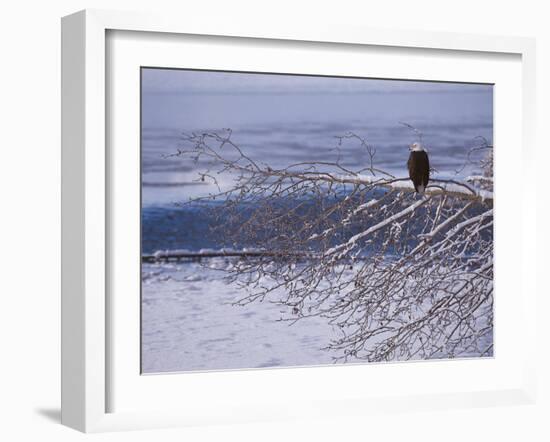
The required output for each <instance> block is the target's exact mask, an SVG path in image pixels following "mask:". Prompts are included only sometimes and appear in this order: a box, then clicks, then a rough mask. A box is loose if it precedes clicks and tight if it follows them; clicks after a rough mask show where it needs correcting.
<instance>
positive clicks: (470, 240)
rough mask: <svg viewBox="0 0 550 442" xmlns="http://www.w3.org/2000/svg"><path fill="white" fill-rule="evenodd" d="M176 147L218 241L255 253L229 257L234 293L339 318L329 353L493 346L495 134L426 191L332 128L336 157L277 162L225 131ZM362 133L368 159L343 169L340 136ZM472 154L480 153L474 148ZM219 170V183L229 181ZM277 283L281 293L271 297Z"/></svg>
mask: <svg viewBox="0 0 550 442" xmlns="http://www.w3.org/2000/svg"><path fill="white" fill-rule="evenodd" d="M183 142H184V144H183V146H182V148H181V149H180V150H179V151H178V152H177V153H176V155H180V156H187V157H190V158H192V159H193V160H194V161H196V162H197V163H198V164H199V166H201V167H200V168H201V170H203V171H202V172H201V173H200V175H199V178H198V179H199V180H201V181H210V182H214V183H215V184H216V185H217V186H218V190H219V191H218V192H217V193H216V194H212V195H210V196H208V197H205V198H198V199H194V200H192V201H191V202H190V204H200V203H207V201H208V200H215V201H218V203H216V204H210V206H211V207H212V209H211V210H212V211H213V213H214V215H215V216H216V217H217V219H218V220H219V223H218V226H219V227H217V228H218V229H220V231H222V232H223V235H224V238H225V241H226V246H227V247H235V246H236V245H237V244H246V245H247V247H250V248H251V249H254V250H256V251H264V252H265V255H263V254H261V253H260V254H257V255H255V256H254V257H245V258H243V259H238V260H235V262H234V265H232V266H230V267H229V269H227V270H226V271H227V273H228V277H229V278H230V279H231V280H232V281H235V282H237V283H238V284H240V285H241V286H242V287H243V297H242V299H240V300H239V301H238V302H237V304H241V305H242V304H247V303H253V302H261V301H269V302H274V303H278V304H280V305H281V311H283V312H284V317H283V319H282V320H284V321H289V322H290V323H293V322H295V321H301V320H307V318H308V317H312V316H321V317H323V318H325V319H326V320H327V321H329V322H330V324H332V326H333V327H334V328H336V329H337V330H338V338H336V339H334V340H333V341H332V342H327V346H326V349H327V350H330V351H331V352H332V354H334V358H335V360H336V361H350V362H353V361H360V360H365V361H390V360H408V359H430V358H453V357H468V356H491V355H492V354H493V338H492V336H493V192H492V182H493V181H492V146H490V145H489V144H488V143H487V142H486V141H485V140H483V139H480V140H477V141H476V145H475V146H474V147H473V148H472V150H471V155H468V158H465V162H469V163H470V165H471V163H473V162H475V163H476V164H477V166H478V167H477V169H478V171H479V174H477V175H472V176H469V177H468V178H467V179H465V180H463V181H460V180H454V179H452V180H451V179H437V175H436V173H435V172H432V176H431V180H430V185H429V187H428V189H427V191H426V193H425V195H423V196H420V195H418V194H416V193H415V192H414V188H413V186H412V183H411V182H410V180H409V179H408V177H406V175H405V174H406V168H405V162H406V156H407V152H406V149H404V160H403V163H404V166H403V176H400V177H397V176H394V175H392V174H390V173H388V172H385V171H383V170H380V169H378V168H377V167H376V164H375V150H374V149H373V148H372V146H370V145H369V144H368V143H367V142H366V141H365V140H364V139H363V138H361V137H359V136H358V135H355V134H347V135H345V136H343V137H340V138H339V145H340V147H341V150H340V151H339V152H338V158H337V159H336V160H335V161H333V162H329V161H327V162H300V163H296V164H289V165H287V166H286V167H282V168H281V167H275V166H274V165H272V164H271V165H270V164H264V163H263V162H261V161H259V160H256V159H252V157H250V156H248V155H247V153H245V152H244V151H243V150H242V149H241V148H239V146H238V145H237V144H236V143H235V142H233V140H232V138H231V131H230V130H224V131H220V132H212V133H202V134H189V135H185V136H184V140H183ZM351 142H354V143H355V142H356V143H361V145H362V146H363V147H364V149H365V152H366V157H367V158H368V161H367V164H366V165H364V167H358V168H356V169H351V168H349V167H344V166H343V165H342V162H341V158H342V157H343V156H344V155H345V153H344V147H345V144H346V143H351ZM476 158H477V160H476ZM227 177H229V183H230V184H229V185H227ZM281 293H284V296H282V297H281Z"/></svg>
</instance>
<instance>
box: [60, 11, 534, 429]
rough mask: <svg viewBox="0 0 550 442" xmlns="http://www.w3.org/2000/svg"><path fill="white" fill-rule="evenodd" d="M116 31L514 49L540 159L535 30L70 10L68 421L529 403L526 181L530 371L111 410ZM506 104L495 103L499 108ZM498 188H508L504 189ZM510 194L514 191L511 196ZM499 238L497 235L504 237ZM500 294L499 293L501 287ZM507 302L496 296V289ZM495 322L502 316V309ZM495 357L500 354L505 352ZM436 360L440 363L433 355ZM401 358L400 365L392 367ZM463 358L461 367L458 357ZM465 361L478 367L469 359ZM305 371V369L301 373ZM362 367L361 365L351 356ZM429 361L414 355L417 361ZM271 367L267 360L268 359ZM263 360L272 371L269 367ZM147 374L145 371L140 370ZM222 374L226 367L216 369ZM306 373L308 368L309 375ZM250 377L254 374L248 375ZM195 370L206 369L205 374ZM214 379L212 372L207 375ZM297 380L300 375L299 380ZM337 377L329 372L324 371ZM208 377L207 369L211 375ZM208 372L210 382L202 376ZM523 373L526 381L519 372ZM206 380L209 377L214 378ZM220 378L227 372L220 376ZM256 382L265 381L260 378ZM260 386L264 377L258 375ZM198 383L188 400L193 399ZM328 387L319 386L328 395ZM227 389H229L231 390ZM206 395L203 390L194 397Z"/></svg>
mask: <svg viewBox="0 0 550 442" xmlns="http://www.w3.org/2000/svg"><path fill="white" fill-rule="evenodd" d="M110 31H124V32H128V31H137V32H155V33H162V34H163V35H168V34H172V35H177V34H179V35H200V36H218V37H222V38H230V37H238V38H247V39H269V40H273V41H285V42H286V43H287V44H292V42H296V43H298V42H309V43H312V44H315V43H319V44H326V43H338V44H340V45H344V46H345V45H369V46H376V47H378V48H380V50H384V48H395V47H397V48H402V49H403V50H407V49H411V50H412V49H414V48H417V49H418V48H423V49H427V50H432V51H433V50H437V51H442V52H441V53H443V52H449V51H451V52H453V51H457V52H464V51H466V52H468V53H473V54H476V56H477V57H481V58H482V57H483V55H484V54H490V53H492V54H510V55H515V56H517V57H521V60H520V63H521V111H520V112H521V122H518V124H519V125H520V126H521V157H522V161H523V169H522V171H521V174H523V175H524V176H526V175H528V174H529V173H530V171H531V170H533V168H534V149H535V139H534V120H535V119H534V109H535V78H534V77H535V67H534V64H535V44H534V41H533V40H532V39H526V38H517V37H498V38H497V37H489V36H478V35H463V34H450V33H427V32H416V31H401V32H398V33H397V32H393V31H388V30H376V29H366V28H365V29H363V28H360V29H358V28H348V27H343V26H330V27H327V26H317V25H312V24H310V25H308V26H307V27H300V28H296V27H292V26H290V25H285V24H280V23H279V24H276V25H267V24H266V23H244V22H241V23H229V22H223V23H217V22H212V21H209V20H200V19H198V18H195V19H194V20H193V21H189V22H186V23H185V24H182V23H181V22H180V20H179V19H178V18H176V17H159V16H152V15H151V14H137V13H126V12H111V11H99V10H86V11H81V12H78V13H76V14H73V15H70V16H67V17H64V18H63V21H62V56H63V58H62V124H63V127H62V423H63V424H65V425H67V426H70V427H72V428H75V429H78V430H80V431H85V432H96V431H111V430H123V429H138V428H155V427H167V426H185V425H197V424H207V423H217V422H243V421H255V420H273V419H284V418H286V417H289V416H293V417H309V416H329V415H335V414H336V415H342V414H358V413H359V414H363V413H369V411H371V410H380V409H384V410H387V411H388V412H394V411H400V410H401V411H402V410H413V409H418V408H434V409H435V408H451V407H468V406H487V405H499V404H521V403H532V402H533V401H534V397H535V367H534V366H533V364H532V362H531V361H532V360H533V358H532V357H531V356H530V355H532V354H534V351H535V343H534V342H535V339H534V336H535V324H534V322H532V321H528V319H527V318H534V317H535V316H536V315H535V311H536V310H535V308H536V295H537V292H536V285H535V276H534V269H530V268H529V266H527V265H526V264H525V263H526V260H525V257H526V256H529V255H534V254H535V246H536V241H535V236H534V235H535V229H533V228H532V223H533V222H534V220H535V214H534V207H535V206H536V204H535V203H536V200H535V198H536V195H535V193H534V192H526V191H525V190H524V189H523V190H521V191H520V195H521V199H522V201H521V203H522V212H521V215H520V217H521V222H522V225H521V228H520V232H521V236H520V238H521V246H518V247H520V248H521V259H522V261H521V262H522V266H521V273H522V283H521V302H520V304H519V305H520V307H521V309H522V312H523V315H522V316H521V317H520V318H519V319H518V321H522V322H521V326H522V329H523V330H524V337H526V339H524V341H523V342H524V343H525V348H522V352H521V353H518V356H517V358H518V363H519V364H520V365H521V376H518V379H520V378H521V379H520V380H518V379H513V380H512V379H511V380H510V382H509V383H508V384H506V385H504V384H503V385H502V386H501V387H500V388H493V387H491V388H490V389H488V390H484V389H483V388H477V389H475V390H472V391H462V392H454V393H449V392H445V391H441V392H437V391H436V392H434V391H431V392H428V393H426V394H409V395H395V394H388V395H386V396H384V395H382V396H378V397H376V398H373V397H369V396H368V395H364V396H361V395H359V396H354V397H349V396H346V395H345V394H343V393H342V394H340V396H339V393H338V392H337V391H336V392H335V393H333V394H332V395H327V397H325V398H323V397H316V398H314V399H312V400H311V401H310V402H308V404H307V406H305V407H304V406H302V405H301V404H299V403H296V404H294V405H292V404H288V407H284V406H279V405H277V404H273V406H271V407H268V406H266V405H265V404H260V403H256V404H255V403H254V399H253V396H251V398H252V399H251V398H248V402H238V400H237V399H236V398H235V401H237V402H236V405H237V406H236V410H237V413H239V415H238V416H236V415H235V413H233V414H231V413H226V414H223V413H221V412H220V413H217V412H216V411H215V410H214V408H215V407H212V409H211V410H209V409H208V407H205V408H200V407H197V409H196V410H195V412H193V413H191V412H190V411H189V409H187V410H186V409H185V407H182V409H181V410H180V411H178V410H172V411H167V410H163V407H162V406H160V405H159V406H156V407H155V406H153V407H151V408H152V409H156V410H157V411H146V410H139V411H113V410H110V408H111V407H110V406H109V392H110V391H111V390H112V389H113V388H114V385H112V378H111V377H110V376H109V373H110V370H111V365H112V363H113V355H112V353H111V346H110V344H109V339H108V337H109V330H108V328H109V327H110V324H112V321H113V320H116V318H115V317H113V316H112V312H111V311H110V303H109V296H108V295H109V293H108V292H109V289H110V285H109V270H108V251H109V247H108V244H109V242H110V241H112V238H111V237H110V236H109V235H110V234H111V233H112V231H111V230H109V229H108V227H107V226H108V224H109V222H108V220H109V217H110V212H111V210H112V205H111V204H112V202H113V199H112V198H111V197H110V195H109V185H108V180H109V174H108V173H107V171H108V170H109V164H108V162H109V155H108V151H107V149H108V133H107V132H106V121H107V118H108V116H109V109H108V106H107V103H108V99H107V94H108V93H109V88H108V86H109V85H108V81H107V78H106V67H107V63H109V60H108V59H107V57H108V56H109V52H108V51H107V44H106V38H107V37H106V36H107V33H108V32H110ZM496 112H498V107H497V109H496ZM499 198H500V195H499ZM502 198H505V196H502ZM497 249H498V246H497ZM497 296H498V295H497ZM497 302H498V299H497ZM497 321H498V318H497ZM497 357H498V356H497ZM427 364H433V363H427ZM392 367H393V368H392ZM461 369H462V368H461ZM463 369H464V370H472V369H473V370H475V369H476V368H475V367H473V368H472V367H469V368H468V367H465V366H464V368H463ZM300 370H302V371H301V372H300ZM303 370H304V369H289V370H283V371H281V370H278V373H282V372H284V375H282V376H284V377H285V379H287V380H288V379H292V378H296V379H302V378H303V376H304V373H303ZM353 370H355V371H356V372H357V371H359V370H361V368H360V367H359V368H357V367H353ZM376 370H378V372H380V371H391V370H395V366H378V367H377V368H376ZM419 370H420V371H421V370H422V366H417V368H416V371H419ZM268 371H269V370H268ZM265 372H266V371H264V373H265ZM254 373H255V374H252V373H251V372H242V373H240V374H236V375H233V376H239V377H240V378H241V380H242V379H244V380H243V382H244V384H243V385H246V383H247V382H251V384H250V386H249V388H257V387H258V386H261V385H262V384H261V383H262V382H263V381H265V378H262V376H263V375H262V374H260V375H258V374H257V373H258V372H254ZM137 375H139V373H137ZM210 376H218V377H219V378H220V379H221V377H222V374H210ZM306 376H307V375H306ZM247 377H248V378H250V379H252V378H253V377H254V380H251V381H247ZM164 378H165V380H164V381H163V383H164V384H166V385H168V386H170V383H175V382H176V377H175V376H174V377H172V376H164ZM197 379H198V378H197ZM211 379H213V378H212V377H211V378H210V380H211ZM296 379H294V381H293V382H295V381H296ZM327 379H329V382H332V381H330V379H331V378H330V377H329V378H327ZM203 381H204V380H203ZM203 381H201V382H203ZM516 381H517V382H516ZM206 382H208V380H206ZM220 382H221V380H220ZM254 383H256V384H254ZM254 385H255V386H254ZM193 394H195V395H196V394H198V393H191V394H190V395H189V396H188V397H186V399H185V400H186V401H188V403H193V402H194V401H195V400H196V399H198V398H194V397H193ZM321 396H322V395H321ZM226 399H227V398H226ZM197 402H198V401H197Z"/></svg>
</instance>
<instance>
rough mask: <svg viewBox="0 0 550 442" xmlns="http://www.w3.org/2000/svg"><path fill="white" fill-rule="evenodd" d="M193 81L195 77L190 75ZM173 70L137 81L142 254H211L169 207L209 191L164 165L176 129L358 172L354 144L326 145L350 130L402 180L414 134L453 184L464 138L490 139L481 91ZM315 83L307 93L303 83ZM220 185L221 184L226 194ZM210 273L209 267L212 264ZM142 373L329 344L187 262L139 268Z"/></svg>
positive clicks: (254, 151) (185, 216) (199, 215)
mask: <svg viewBox="0 0 550 442" xmlns="http://www.w3.org/2000/svg"><path fill="white" fill-rule="evenodd" d="M201 74H204V75H201ZM228 75H229V74H205V73H193V72H190V73H189V72H181V73H180V74H179V75H178V74H177V71H172V73H169V72H168V71H162V72H153V71H152V70H150V71H148V72H147V71H146V72H144V74H143V77H142V79H143V83H142V84H143V93H142V137H141V140H142V146H141V147H142V251H143V253H153V252H155V251H156V250H161V249H162V250H166V249H168V250H170V249H172V250H173V249H189V250H195V251H196V250H200V249H202V248H209V249H217V248H220V246H221V245H220V243H219V241H218V239H217V238H215V237H213V236H212V235H210V233H209V232H210V230H209V226H210V223H211V222H212V220H211V219H209V218H208V216H207V214H206V212H202V211H200V210H197V209H196V208H195V209H193V208H189V207H185V206H184V207H177V206H176V205H175V203H178V202H182V201H187V200H188V199H189V198H191V197H196V196H201V195H206V194H208V193H209V192H213V191H215V190H216V189H215V188H214V187H213V186H211V185H208V184H204V183H199V182H197V181H195V180H196V178H197V166H196V165H195V164H193V162H191V161H190V160H188V159H183V158H179V157H167V155H170V154H173V153H174V152H175V151H176V150H177V149H178V148H179V147H181V133H182V132H188V133H189V132H204V131H215V130H221V129H223V128H231V129H232V130H233V137H232V139H233V141H234V142H235V143H236V144H238V145H239V146H240V147H241V149H243V151H245V152H246V153H247V155H249V156H250V157H251V158H253V159H254V160H258V161H262V162H264V163H269V164H272V165H274V166H275V167H279V166H284V165H287V164H289V163H295V162H299V161H314V160H319V161H334V160H335V159H336V158H337V157H338V155H340V156H341V157H340V158H341V163H342V165H344V166H347V167H350V168H354V169H357V168H361V167H364V166H365V165H367V164H368V163H367V162H368V156H367V154H366V152H365V151H364V149H363V148H362V147H361V146H360V145H359V144H357V143H352V142H348V143H346V144H344V145H343V146H342V147H341V150H340V152H338V151H337V150H336V149H335V147H336V146H337V138H335V137H337V136H342V135H344V134H346V133H348V132H354V133H356V134H358V135H360V136H362V137H364V138H365V139H366V140H367V141H368V142H369V143H370V144H371V145H372V146H373V147H374V148H375V149H376V155H375V165H376V167H378V168H381V169H384V170H387V171H388V172H391V173H393V174H395V175H397V176H406V175H407V172H406V161H407V157H408V149H407V146H408V145H409V144H410V143H412V142H414V141H417V138H416V137H415V135H414V133H413V132H412V131H411V130H410V129H409V128H407V127H405V126H403V125H401V124H400V122H406V123H408V124H411V125H413V126H415V127H416V128H418V129H419V130H421V131H422V133H423V142H424V144H425V146H426V147H427V149H428V151H429V155H430V161H431V164H432V166H433V167H435V169H437V176H438V177H440V178H443V177H458V178H461V177H462V178H463V177H465V176H467V175H469V174H471V173H475V172H476V171H475V170H472V168H471V167H466V168H463V165H464V162H465V160H466V154H467V152H468V150H469V149H470V147H471V146H472V145H473V143H474V139H475V137H479V136H482V137H485V138H486V139H487V140H488V141H489V142H492V125H493V113H492V103H493V92H492V87H491V86H482V85H448V84H436V83H414V82H396V83H392V82H373V81H370V82H369V81H365V80H360V79H346V80H342V79H338V80H340V81H336V80H333V79H317V80H314V81H312V82H308V79H304V78H303V77H302V78H297V79H293V78H286V79H284V81H283V80H280V79H277V78H274V77H273V76H271V77H269V78H267V77H265V78H263V77H262V76H253V75H248V76H241V77H240V78H237V79H235V78H236V77H231V76H228ZM310 84H314V85H313V86H308V85H310ZM227 184H228V181H227V178H223V179H222V185H227ZM213 265H215V263H214V264H213ZM142 286H143V290H142V321H143V322H142V370H143V371H144V372H146V373H152V372H166V371H186V370H217V369H228V368H252V367H269V366H289V365H290V366H292V365H316V364H322V363H328V362H330V360H331V355H329V354H327V353H326V352H325V351H323V350H321V348H322V347H323V346H325V345H326V344H327V343H328V340H329V339H330V337H331V335H332V330H331V329H330V327H329V326H327V325H326V324H324V323H322V321H319V320H316V321H313V322H307V321H303V322H298V323H297V324H295V325H293V326H292V327H289V326H288V325H287V324H286V323H284V324H282V323H280V322H277V319H278V318H279V316H280V312H278V311H277V308H276V307H273V306H270V305H264V304H260V305H254V306H249V307H247V308H244V309H242V308H241V309H239V308H237V307H233V306H231V305H229V304H230V303H231V302H232V301H234V300H236V298H237V297H239V292H238V290H237V289H236V288H235V286H231V285H227V284H226V283H224V281H223V273H222V272H219V271H214V270H212V271H204V270H201V268H200V267H199V266H198V265H197V264H179V265H169V264H164V265H160V264H159V265H150V264H147V265H144V266H143V269H142Z"/></svg>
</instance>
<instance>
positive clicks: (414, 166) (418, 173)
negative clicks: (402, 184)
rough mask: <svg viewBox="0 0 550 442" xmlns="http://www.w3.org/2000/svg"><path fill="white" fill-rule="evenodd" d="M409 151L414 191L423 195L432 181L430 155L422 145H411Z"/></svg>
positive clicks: (409, 166) (409, 165) (408, 165)
mask: <svg viewBox="0 0 550 442" xmlns="http://www.w3.org/2000/svg"><path fill="white" fill-rule="evenodd" d="M409 151H410V152H411V153H410V155H409V161H407V167H408V168H409V178H410V179H411V181H412V182H413V184H414V190H416V191H417V192H418V193H420V194H423V193H424V191H425V190H426V187H428V181H429V180H430V160H429V159H428V153H427V152H426V150H424V147H423V146H422V144H420V143H413V144H411V145H410V146H409Z"/></svg>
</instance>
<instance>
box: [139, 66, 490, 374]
mask: <svg viewBox="0 0 550 442" xmlns="http://www.w3.org/2000/svg"><path fill="white" fill-rule="evenodd" d="M140 75H141V80H140V83H141V85H140V106H141V109H140V111H141V122H140V123H141V124H140V126H141V129H140V130H141V133H140V140H141V142H140V144H141V146H140V152H141V172H140V176H141V208H140V209H141V213H140V216H141V238H140V240H141V295H140V296H141V298H140V308H141V316H140V321H141V337H140V338H141V373H142V374H162V373H177V372H197V371H221V370H246V369H262V368H271V369H272V368H283V367H314V366H326V365H332V364H339V365H340V364H369V363H387V362H400V363H402V362H405V361H423V360H431V361H433V360H447V361H448V360H450V359H463V358H492V357H493V356H494V354H495V348H494V317H493V315H494V293H493V281H494V277H493V236H494V235H493V229H494V225H493V206H494V197H493V159H494V145H493V113H494V111H493V87H494V85H493V84H480V83H460V82H441V81H431V80H430V81H428V80H425V79H389V78H388V79H382V78H367V77H343V76H326V75H313V74H311V73H304V74H296V73H282V72H238V71H214V70H201V69H176V68H165V67H162V66H151V67H141V74H140ZM136 216H137V214H136Z"/></svg>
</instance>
